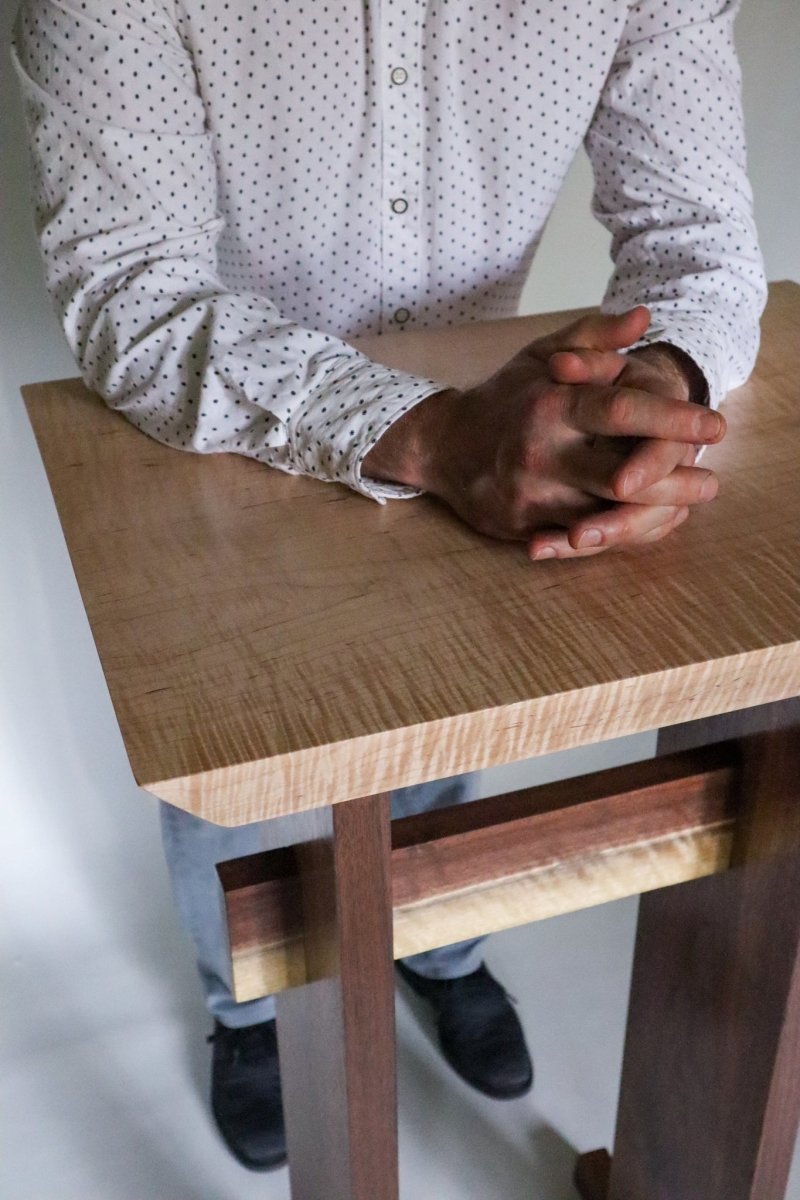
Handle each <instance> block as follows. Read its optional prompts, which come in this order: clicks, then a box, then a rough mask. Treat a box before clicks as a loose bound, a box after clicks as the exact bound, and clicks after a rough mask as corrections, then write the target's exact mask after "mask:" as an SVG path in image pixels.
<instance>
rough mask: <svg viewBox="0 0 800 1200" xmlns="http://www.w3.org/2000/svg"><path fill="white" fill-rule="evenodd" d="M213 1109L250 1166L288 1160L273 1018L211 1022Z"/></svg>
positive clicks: (255, 1167)
mask: <svg viewBox="0 0 800 1200" xmlns="http://www.w3.org/2000/svg"><path fill="white" fill-rule="evenodd" d="M208 1040H209V1041H210V1042H213V1043H214V1053H213V1058H212V1064H211V1109H212V1112H213V1113H214V1117H215V1119H216V1122H217V1127H218V1128H219V1131H220V1133H221V1134H222V1136H223V1138H224V1140H225V1144H226V1145H227V1147H228V1149H229V1150H230V1152H231V1154H232V1155H233V1156H234V1158H237V1159H238V1160H239V1162H240V1163H241V1164H242V1166H244V1167H249V1168H250V1170H251V1171H270V1170H272V1169H273V1168H274V1167H281V1166H283V1164H284V1163H285V1162H286V1134H285V1132H284V1126H283V1104H282V1102H281V1075H280V1068H279V1066H278V1037H277V1032H276V1028H275V1022H274V1021H264V1022H263V1023H262V1024H259V1025H246V1026H245V1027H244V1028H243V1029H228V1027H227V1026H225V1025H221V1024H220V1023H219V1021H215V1022H214V1032H213V1033H212V1034H211V1036H210V1037H209V1039H208Z"/></svg>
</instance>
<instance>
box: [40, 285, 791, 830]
mask: <svg viewBox="0 0 800 1200" xmlns="http://www.w3.org/2000/svg"><path fill="white" fill-rule="evenodd" d="M564 319H565V317H564V315H563V314H562V315H561V316H557V317H555V316H551V317H549V318H546V319H545V318H538V317H529V318H519V319H515V320H512V321H505V322H492V323H488V324H487V325H483V326H480V325H471V326H466V327H461V328H453V329H447V330H436V331H430V332H427V333H414V334H405V333H404V334H399V335H395V336H393V337H387V338H385V339H381V340H380V345H379V346H377V347H374V348H373V353H374V354H375V355H376V356H377V357H380V358H382V359H383V360H384V361H386V362H389V363H392V364H395V365H399V366H405V367H409V368H411V369H413V370H415V371H421V372H425V373H427V374H430V375H431V376H433V377H436V378H440V379H441V380H442V382H443V383H455V384H463V383H467V382H470V381H473V380H474V379H476V378H479V377H481V376H482V375H486V374H489V373H490V372H491V371H492V370H494V369H495V367H496V366H498V365H499V364H500V362H502V361H504V360H505V359H506V358H508V357H509V356H510V355H511V354H512V353H513V352H514V351H515V350H516V349H517V348H518V347H519V346H520V345H521V344H523V343H524V342H526V341H528V340H530V339H531V338H532V337H534V336H536V335H537V334H539V333H540V332H542V331H543V330H545V329H549V328H553V327H554V325H557V324H559V323H561V322H562V321H563V320H564ZM799 323H800V287H798V286H796V285H792V284H780V285H777V286H773V289H772V294H771V299H770V305H769V308H768V311H767V316H766V318H765V324H764V343H763V348H762V353H761V356H760V359H759V364H758V368H757V371H756V374H755V376H754V378H753V380H752V381H751V383H749V384H748V385H747V386H746V387H745V388H743V389H741V390H740V391H739V392H738V393H736V394H733V395H732V396H731V397H730V398H729V400H728V403H727V409H726V412H727V416H728V420H729V425H730V432H729V435H728V437H727V439H726V440H725V442H724V443H723V444H722V445H720V446H719V447H715V448H714V449H713V450H711V451H710V452H709V453H708V463H709V465H712V466H714V468H715V469H716V470H717V471H718V472H719V474H720V477H721V481H722V488H721V495H720V498H719V499H718V500H717V501H716V502H715V503H714V504H712V505H711V506H709V507H708V508H705V509H703V510H702V511H698V512H697V513H695V514H694V515H693V517H692V519H691V520H690V521H689V522H688V524H687V525H686V526H685V527H683V528H682V529H681V530H680V531H679V532H678V533H676V534H675V535H674V536H672V537H671V538H669V539H667V540H666V541H665V542H664V543H662V544H660V545H656V546H650V547H646V548H642V549H640V550H637V551H631V552H628V553H626V554H621V555H609V556H603V555H601V556H598V557H596V558H592V559H586V560H582V561H576V562H571V563H558V562H549V563H548V562H545V563H541V564H536V565H532V564H531V563H529V562H528V560H527V559H526V557H525V554H524V552H523V550H522V549H521V547H519V546H516V545H513V544H508V543H499V542H493V541H491V540H489V539H487V538H484V537H482V536H480V535H478V534H476V533H474V532H472V531H471V530H470V529H468V528H466V527H465V526H464V525H462V524H460V523H459V522H458V521H457V520H456V519H455V518H453V517H451V516H450V515H449V514H448V513H447V512H446V511H445V510H443V509H442V508H441V507H440V506H438V505H437V504H436V503H435V502H433V501H430V500H428V499H427V498H424V499H420V500H414V501H409V502H395V503H393V504H390V505H387V506H386V507H384V508H380V507H378V506H377V505H375V504H373V503H371V502H369V501H367V500H365V499H363V498H361V497H358V496H355V495H352V494H350V493H348V492H346V491H345V490H344V489H342V488H340V487H338V486H334V485H324V484H321V483H318V482H316V481H312V480H306V479H296V478H288V477H286V476H282V475H280V474H279V473H278V472H274V471H270V470H269V469H266V468H264V467H262V466H260V465H258V464H256V463H254V462H251V461H247V460H244V459H241V458H237V457H234V456H220V457H201V456H195V455H191V454H183V453H180V452H178V451H175V450H170V449H167V448H165V447H163V446H160V445H158V444H157V443H155V442H153V441H151V440H149V439H147V438H146V437H144V436H143V435H142V434H140V433H138V432H137V431H136V430H134V429H133V428H132V427H131V426H129V425H128V424H127V423H126V422H125V420H124V419H123V418H122V417H121V416H119V415H117V414H115V413H112V412H109V411H108V410H107V409H105V408H104V406H103V405H102V404H101V402H100V401H99V400H97V399H96V398H94V397H92V396H91V395H90V394H89V393H88V392H87V391H86V390H85V389H84V388H83V387H82V385H81V384H80V383H78V382H76V381H66V382H61V383H51V384H41V385H36V386H31V387H29V388H27V389H26V391H25V395H26V401H27V403H28V408H29V412H30V415H31V419H32V421H33V424H34V428H35V431H36V435H37V438H38V441H39V445H40V448H41V451H42V456H43V459H44V462H45V466H46V469H47V472H48V477H49V479H50V483H51V486H52V489H53V493H54V496H55V499H56V504H57V506H58V511H59V515H60V517H61V521H62V525H63V527H64V531H65V535H66V539H67V544H68V546H69V550H70V554H71V556H72V561H73V564H74V567H75V572H76V575H77V578H78V583H79V586H80V588H81V593H82V596H83V599H84V603H85V605H86V609H87V613H88V616H89V620H90V623H91V627H92V632H93V634H94V637H95V641H96V644H97V648H98V652H99V655H100V659H101V662H102V665H103V669H104V671H105V675H106V679H107V681H108V686H109V689H110V692H111V697H112V700H113V703H114V707H115V710H116V713H117V716H118V719H119V722H120V728H121V731H122V736H123V739H124V742H125V745H126V748H127V751H128V754H129V757H130V761H131V766H132V768H133V772H134V775H135V777H136V779H137V780H138V782H139V783H140V784H141V785H142V786H143V787H145V788H147V789H148V790H149V791H151V792H153V793H154V794H156V795H158V796H162V797H164V798H165V799H167V800H169V801H171V802H172V803H174V804H177V805H179V806H180V807H183V808H186V809H188V810H190V811H192V812H195V813H197V814H198V815H200V816H203V817H206V818H208V819H210V820H213V821H217V822H219V823H221V824H229V825H236V824H241V823H244V822H249V821H254V820H257V819H260V818H264V817H271V816H275V815H277V814H279V813H283V812H289V811H296V810H301V809H305V808H312V807H315V806H319V805H324V804H328V803H332V802H338V801H342V800H348V799H350V798H353V797H355V796H363V795H371V794H375V793H378V792H381V791H384V790H387V789H390V788H395V787H399V786H403V785H405V784H409V783H419V782H421V781H423V780H426V779H432V778H442V777H446V776H450V775H454V774H457V773H459V772H461V771H466V770H472V769H475V768H480V767H486V766H490V765H492V764H495V763H500V762H508V761H512V760H516V759H522V758H526V757H530V756H534V755H538V754H543V753H546V752H548V751H551V750H558V749H564V748H567V747H570V746H577V745H581V744H585V743H587V742H594V741H600V740H603V739H605V738H609V737H614V736H617V735H621V734H625V733H631V732H634V731H636V730H643V729H653V728H656V727H658V726H664V725H669V724H673V723H676V722H679V721H686V720H689V719H692V718H699V717H702V716H708V715H711V714H714V713H720V712H726V711H730V710H731V709H734V708H740V707H746V706H749V705H753V704H759V703H766V702H769V701H773V700H778V699H783V698H785V697H787V696H792V695H796V694H798V693H799V692H800V595H798V561H800V554H799V553H798V551H799V549H800V472H798V469H797V464H798V459H800V406H798V404H797V396H796V391H797V389H796V379H797V377H798V374H800V340H799V339H798V338H797V334H796V330H797V327H798V324H799Z"/></svg>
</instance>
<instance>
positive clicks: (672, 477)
mask: <svg viewBox="0 0 800 1200" xmlns="http://www.w3.org/2000/svg"><path fill="white" fill-rule="evenodd" d="M718 491H719V480H718V479H717V476H716V475H715V474H714V472H713V471H706V470H703V468H702V467H676V468H675V470H674V471H672V472H671V473H670V474H669V475H668V476H667V477H666V479H662V480H660V481H659V482H658V483H654V484H653V486H652V487H649V488H645V489H644V491H642V492H636V493H634V494H633V495H630V496H627V497H626V499H627V502H628V504H649V505H653V506H655V507H658V506H663V505H669V506H673V507H675V508H684V507H685V506H686V505H693V504H708V502H709V500H713V499H714V497H715V496H716V494H717V492H718Z"/></svg>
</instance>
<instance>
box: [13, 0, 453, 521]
mask: <svg viewBox="0 0 800 1200" xmlns="http://www.w3.org/2000/svg"><path fill="white" fill-rule="evenodd" d="M168 10H169V6H168V4H166V3H164V2H162V0H142V2H141V3H139V4H136V5H129V4H126V5H120V6H114V5H110V4H108V3H107V2H106V0H58V2H57V0H25V2H24V3H23V5H22V8H21V10H20V12H19V15H18V18H17V23H16V27H15V35H14V46H13V57H14V62H15V65H16V68H17V73H18V75H19V79H20V83H21V88H22V95H23V102H24V108H25V114H26V120H27V125H28V130H29V141H30V147H31V155H32V161H33V187H34V211H35V222H36V228H37V233H38V236H39V239H40V245H41V249H42V253H43V257H44V263H45V272H46V280H47V286H48V290H49V292H50V295H51V297H52V300H53V302H54V304H55V307H56V310H57V313H58V315H59V317H60V320H61V322H62V326H63V329H64V332H65V334H66V337H67V340H68V342H69V345H70V347H71V349H72V352H73V354H74V355H75V358H76V361H77V363H78V364H79V367H80V370H81V373H82V375H83V378H84V380H85V381H86V383H87V384H88V385H89V386H90V387H91V388H93V389H94V390H96V391H97V392H99V393H100V395H101V396H102V397H103V398H104V400H105V401H106V402H107V403H108V404H109V405H110V406H111V407H113V408H115V409H118V410H119V411H121V412H122V413H124V414H125V416H126V417H127V418H128V419H129V420H130V421H131V422H132V423H133V424H134V425H136V426H137V427H138V428H140V429H141V430H143V431H144V432H145V433H147V434H149V435H150V436H152V437H154V438H157V439H158V440H159V441H161V442H164V443H166V444H167V445H170V446H173V447H177V448H179V449H182V450H190V451H198V452H212V451H232V452H235V453H239V454H244V455H247V456H249V457H252V458H255V459H258V460H259V461H261V462H263V463H265V464H268V465H269V466H272V467H277V468H279V469H280V470H283V471H287V472H289V473H292V474H306V475H312V476H314V477H316V478H320V479H324V480H327V481H334V482H341V483H344V484H347V485H348V486H350V487H351V488H354V489H355V490H357V491H360V492H362V493H364V494H365V495H368V496H371V497H372V498H373V499H376V500H379V501H382V500H384V499H386V498H390V497H401V498H403V497H407V496H413V495H416V494H418V493H417V492H415V490H414V489H412V488H406V487H402V486H395V485H392V484H384V483H378V482H375V481H372V480H369V479H366V478H364V477H362V473H361V463H362V461H363V459H364V457H365V456H366V455H367V453H368V452H369V450H370V449H371V448H372V446H373V445H374V444H375V442H376V441H377V440H378V438H379V437H380V436H381V435H382V434H383V433H384V432H386V430H387V429H388V428H389V427H390V425H391V424H392V423H393V421H395V420H396V419H398V418H399V417H400V416H401V415H402V414H403V413H404V412H406V411H407V410H408V409H409V408H411V407H413V405H415V404H416V403H418V402H419V401H420V400H422V399H424V398H425V397H426V396H429V395H431V394H432V393H434V392H436V391H438V390H439V389H440V388H441V384H437V383H435V382H434V381H432V380H429V379H421V378H418V377H416V376H413V375H409V374H406V373H404V372H400V371H394V370H390V369H388V368H386V367H383V366H381V365H379V364H377V363H375V362H372V361H371V360H370V359H368V358H366V357H365V356H364V355H362V354H360V353H359V352H358V351H357V350H355V348H353V347H352V346H349V345H348V344H347V343H346V342H344V341H341V340H339V339H338V338H336V337H334V336H332V335H330V334H327V333H324V332H318V331H315V330H312V329H306V328H304V327H302V326H300V325H299V324H297V323H296V322H294V321H292V320H290V319H288V318H286V317H284V316H282V315H281V313H280V312H279V311H278V310H277V308H276V306H275V305H274V304H273V303H272V302H271V301H270V299H269V298H268V297H267V296H263V295H255V294H244V293H242V292H238V291H232V290H231V289H229V288H227V287H226V286H225V285H224V283H223V282H222V280H221V279H220V277H219V274H218V270H217V253H216V251H217V243H218V239H219V236H220V233H221V231H222V228H223V220H222V218H221V216H220V214H219V211H218V207H217V190H216V165H215V160H214V153H213V146H212V142H211V138H210V135H209V133H208V132H207V129H206V126H205V115H204V109H203V103H202V99H201V97H200V96H199V94H198V90H197V85H196V80H195V76H194V71H193V66H192V62H191V58H190V56H189V55H188V54H187V52H186V51H185V49H184V47H183V45H182V43H181V41H180V38H179V36H178V34H177V31H176V29H175V27H174V25H173V23H172V22H171V20H170V17H169V11H168Z"/></svg>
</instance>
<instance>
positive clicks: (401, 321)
mask: <svg viewBox="0 0 800 1200" xmlns="http://www.w3.org/2000/svg"><path fill="white" fill-rule="evenodd" d="M410 316H411V313H410V312H409V311H408V309H407V308H398V309H397V310H396V311H395V314H394V319H395V321H396V322H397V324H398V325H405V323H406V321H407V320H408V319H409V317H410Z"/></svg>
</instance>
